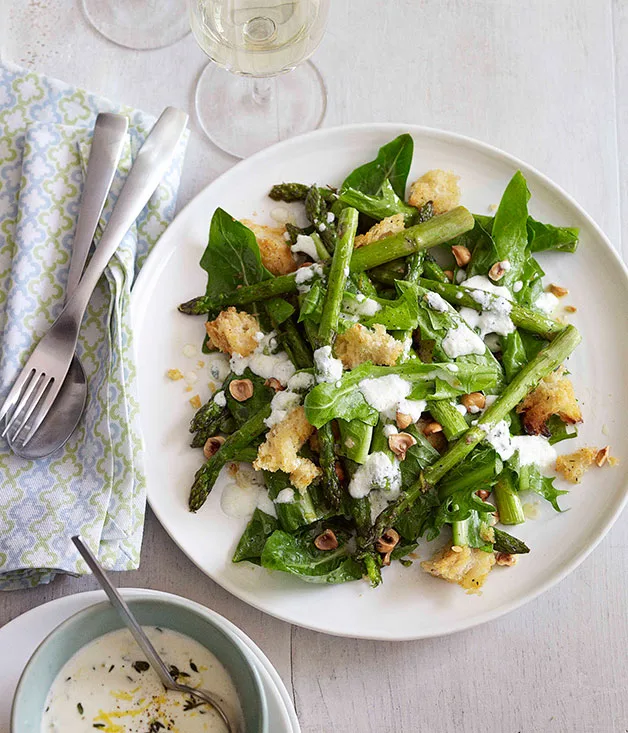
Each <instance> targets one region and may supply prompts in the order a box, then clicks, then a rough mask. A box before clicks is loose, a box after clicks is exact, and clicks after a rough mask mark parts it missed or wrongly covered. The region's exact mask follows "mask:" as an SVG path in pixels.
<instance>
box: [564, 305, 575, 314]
mask: <svg viewBox="0 0 628 733" xmlns="http://www.w3.org/2000/svg"><path fill="white" fill-rule="evenodd" d="M565 310H566V311H567V313H575V312H576V311H577V310H578V309H577V308H576V306H575V305H566V306H565Z"/></svg>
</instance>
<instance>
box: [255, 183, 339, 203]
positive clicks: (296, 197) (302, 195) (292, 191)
mask: <svg viewBox="0 0 628 733" xmlns="http://www.w3.org/2000/svg"><path fill="white" fill-rule="evenodd" d="M310 188H311V187H310V186H306V185H305V184H304V183H278V184H276V185H274V186H273V187H272V188H271V189H270V192H269V194H268V196H269V197H270V198H271V199H272V200H273V201H285V202H286V203H287V204H291V203H293V202H294V201H305V199H306V197H307V194H308V191H309V190H310ZM318 192H319V196H320V197H321V198H322V199H323V200H324V201H327V202H329V203H333V202H334V201H335V200H336V198H337V196H336V194H335V192H334V191H333V190H332V189H331V188H319V189H318Z"/></svg>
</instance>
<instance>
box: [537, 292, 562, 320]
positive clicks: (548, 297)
mask: <svg viewBox="0 0 628 733" xmlns="http://www.w3.org/2000/svg"><path fill="white" fill-rule="evenodd" d="M558 302H559V301H558V298H557V297H556V296H555V295H554V293H541V295H539V297H538V298H537V299H536V300H535V301H534V307H535V308H538V310H540V311H542V312H543V313H545V314H546V315H548V316H551V315H552V313H553V312H554V311H555V310H556V308H558Z"/></svg>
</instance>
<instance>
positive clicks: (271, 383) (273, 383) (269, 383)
mask: <svg viewBox="0 0 628 733" xmlns="http://www.w3.org/2000/svg"><path fill="white" fill-rule="evenodd" d="M264 386H265V387H270V388H271V389H274V390H275V392H282V391H283V390H284V389H285V387H284V386H283V384H282V383H281V382H280V381H279V380H278V379H275V377H270V379H267V380H266V381H265V382H264Z"/></svg>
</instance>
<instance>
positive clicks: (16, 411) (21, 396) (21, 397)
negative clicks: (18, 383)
mask: <svg viewBox="0 0 628 733" xmlns="http://www.w3.org/2000/svg"><path fill="white" fill-rule="evenodd" d="M29 376H30V379H29V381H28V383H27V384H26V386H25V388H24V389H23V390H20V391H19V392H18V394H17V396H16V398H15V399H14V400H13V402H14V405H13V410H12V411H10V415H9V414H8V413H9V411H7V423H6V425H5V426H4V430H3V431H2V437H3V438H4V436H5V435H6V434H7V433H8V432H9V430H10V428H11V426H12V425H13V423H14V422H15V421H16V420H17V419H18V418H19V417H20V416H21V413H22V412H23V410H24V408H25V407H26V405H27V404H28V402H29V400H30V398H31V395H32V394H33V391H34V389H35V387H37V385H38V384H39V381H40V379H41V377H42V376H43V375H42V374H41V372H37V371H36V370H35V369H33V370H32V371H31V372H30V375H29ZM11 391H13V390H11ZM15 403H17V404H15ZM5 404H6V403H5Z"/></svg>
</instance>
